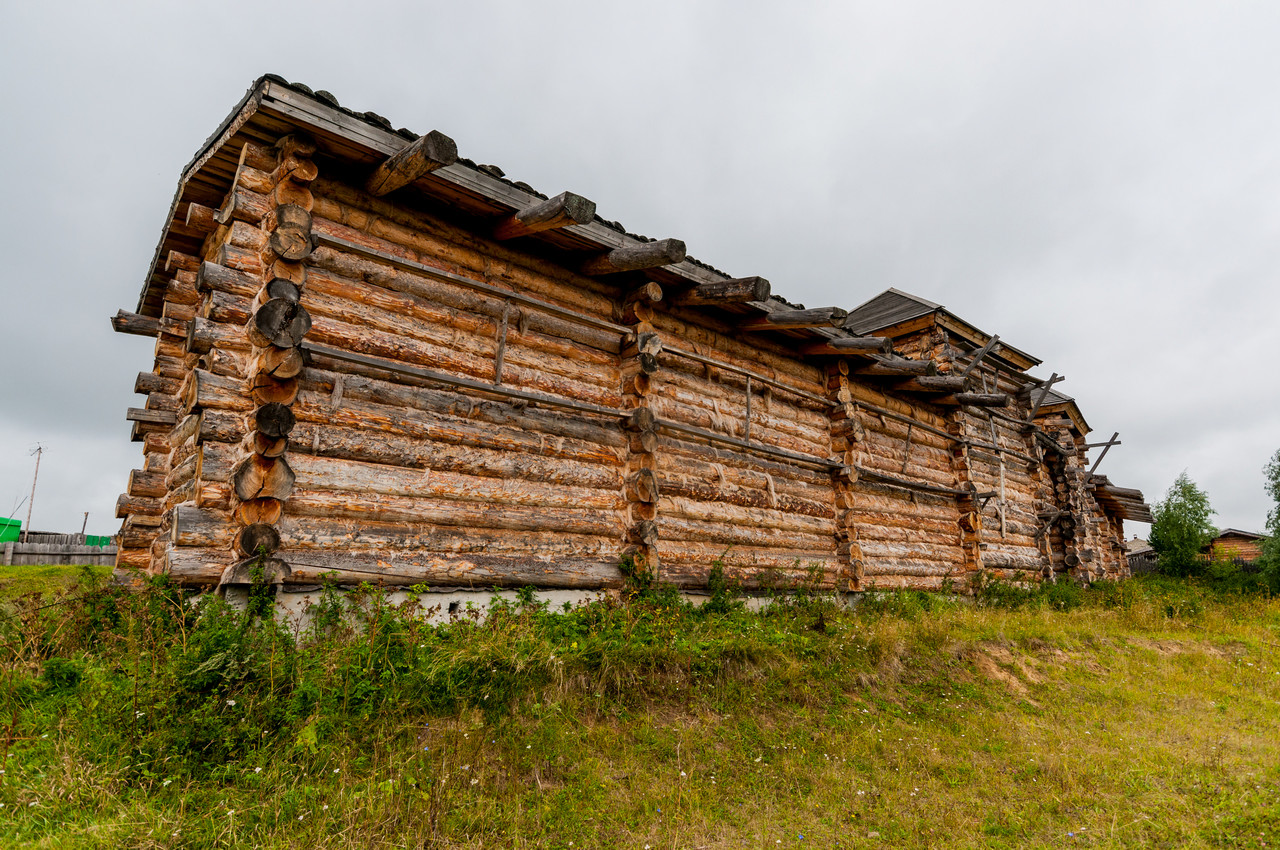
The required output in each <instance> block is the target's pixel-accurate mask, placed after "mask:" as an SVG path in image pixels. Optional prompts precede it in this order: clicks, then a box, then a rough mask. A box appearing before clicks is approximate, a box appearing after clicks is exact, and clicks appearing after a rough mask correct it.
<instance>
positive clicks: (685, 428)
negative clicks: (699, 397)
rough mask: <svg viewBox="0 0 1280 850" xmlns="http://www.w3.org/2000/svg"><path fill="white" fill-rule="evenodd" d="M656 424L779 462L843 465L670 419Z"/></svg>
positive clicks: (833, 466)
mask: <svg viewBox="0 0 1280 850" xmlns="http://www.w3.org/2000/svg"><path fill="white" fill-rule="evenodd" d="M657 424H658V427H659V428H660V429H664V430H667V431H672V432H674V433H677V434H682V435H685V436H689V437H697V438H698V439H702V440H706V441H707V442H711V443H719V444H721V445H726V446H733V447H735V448H739V449H745V450H747V451H750V452H753V453H756V454H762V455H766V456H768V457H772V458H778V459H780V460H785V461H789V462H792V463H802V464H807V465H812V466H816V467H820V468H823V469H835V468H839V467H841V466H843V465H844V464H842V463H839V462H837V461H832V460H828V459H827V458H822V457H816V456H813V455H805V454H800V453H799V452H791V451H787V450H785V449H775V448H773V447H771V446H765V445H761V444H759V443H750V442H747V441H746V440H739V439H738V438H736V437H726V436H725V435H723V434H717V433H715V432H713V431H708V430H706V429H704V428H696V427H694V426H692V425H685V424H684V423H681V422H673V421H672V420H670V419H661V418H660V419H658V420H657Z"/></svg>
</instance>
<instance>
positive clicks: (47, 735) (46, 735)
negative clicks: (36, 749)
mask: <svg viewBox="0 0 1280 850" xmlns="http://www.w3.org/2000/svg"><path fill="white" fill-rule="evenodd" d="M40 737H41V738H48V737H49V733H48V732H45V733H44V734H43V735H41V736H40Z"/></svg>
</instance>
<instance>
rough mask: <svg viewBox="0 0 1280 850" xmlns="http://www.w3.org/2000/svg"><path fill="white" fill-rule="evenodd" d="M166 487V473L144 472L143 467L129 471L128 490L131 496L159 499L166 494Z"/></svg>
mask: <svg viewBox="0 0 1280 850" xmlns="http://www.w3.org/2000/svg"><path fill="white" fill-rule="evenodd" d="M166 489H167V488H166V487H165V477H164V475H161V474H159V473H155V472H144V471H143V470H141V469H134V470H131V471H130V472H129V487H128V491H127V492H128V493H129V495H130V496H143V497H146V498H151V499H158V498H161V497H162V496H164V494H165V490H166Z"/></svg>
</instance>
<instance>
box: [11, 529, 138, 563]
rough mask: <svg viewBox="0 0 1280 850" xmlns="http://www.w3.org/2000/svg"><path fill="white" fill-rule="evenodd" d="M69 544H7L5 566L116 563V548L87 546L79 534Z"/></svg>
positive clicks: (72, 535)
mask: <svg viewBox="0 0 1280 850" xmlns="http://www.w3.org/2000/svg"><path fill="white" fill-rule="evenodd" d="M61 536H64V537H68V538H73V539H75V540H76V542H69V543H6V544H4V565H5V566H6V567H7V566H11V565H14V564H97V565H102V566H112V565H114V564H115V562H116V547H115V546H86V545H85V544H84V543H83V542H82V540H83V538H80V535H78V534H68V535H61Z"/></svg>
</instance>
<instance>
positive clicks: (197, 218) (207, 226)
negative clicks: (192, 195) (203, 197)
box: [184, 203, 218, 233]
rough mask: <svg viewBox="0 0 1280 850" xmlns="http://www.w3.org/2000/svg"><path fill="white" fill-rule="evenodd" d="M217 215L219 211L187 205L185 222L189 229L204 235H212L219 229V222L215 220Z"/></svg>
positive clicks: (202, 206)
mask: <svg viewBox="0 0 1280 850" xmlns="http://www.w3.org/2000/svg"><path fill="white" fill-rule="evenodd" d="M215 215H217V210H215V209H213V208H212V207H206V206H204V205H202V204H196V203H191V204H188V205H187V215H186V218H185V219H184V220H185V221H186V224H187V227H190V228H193V229H195V230H198V231H200V232H202V233H212V232H213V231H215V230H217V229H218V222H217V221H215V220H214V216H215Z"/></svg>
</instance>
